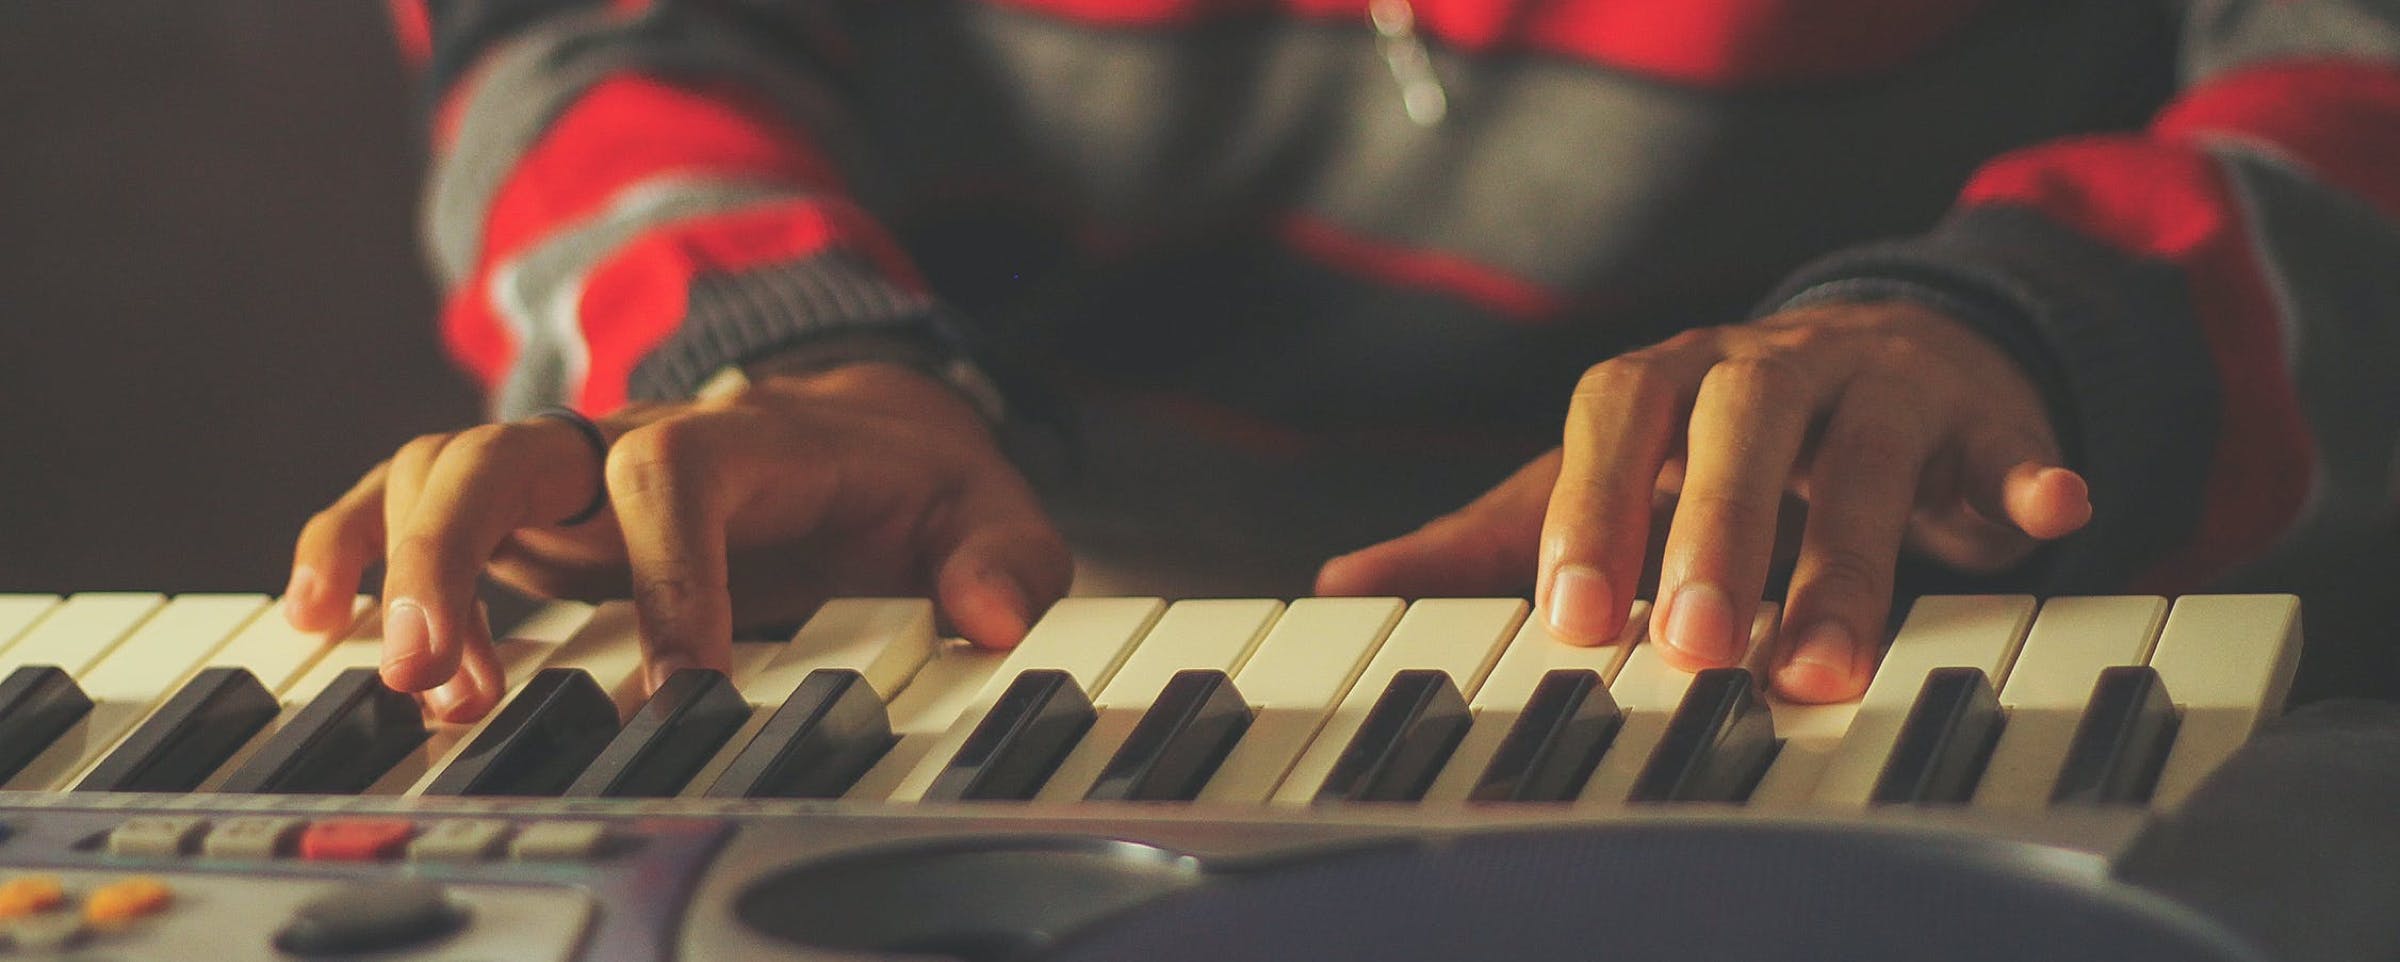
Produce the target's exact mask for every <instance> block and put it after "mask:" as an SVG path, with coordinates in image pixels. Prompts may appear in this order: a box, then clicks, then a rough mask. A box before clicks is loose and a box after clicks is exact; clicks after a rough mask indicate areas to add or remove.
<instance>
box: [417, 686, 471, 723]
mask: <svg viewBox="0 0 2400 962" xmlns="http://www.w3.org/2000/svg"><path fill="white" fill-rule="evenodd" d="M465 684H467V680H466V679H464V678H453V679H450V680H449V681H445V682H443V683H441V684H440V685H437V686H435V687H434V689H433V690H432V691H428V692H426V693H425V707H427V708H431V709H433V716H434V717H435V718H442V719H447V718H449V717H450V716H451V715H452V714H453V713H455V712H457V711H458V706H459V703H460V702H463V701H465V700H466V697H467V696H466V692H465V691H464V690H463V689H462V688H461V687H460V686H462V685H465Z"/></svg>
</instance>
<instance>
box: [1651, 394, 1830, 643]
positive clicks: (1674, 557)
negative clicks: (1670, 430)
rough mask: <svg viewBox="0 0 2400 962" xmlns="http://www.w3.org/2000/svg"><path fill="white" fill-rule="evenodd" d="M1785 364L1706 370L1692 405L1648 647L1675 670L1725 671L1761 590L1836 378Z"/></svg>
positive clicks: (1746, 635) (1743, 640) (1741, 640)
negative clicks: (1795, 473) (1788, 490)
mask: <svg viewBox="0 0 2400 962" xmlns="http://www.w3.org/2000/svg"><path fill="white" fill-rule="evenodd" d="M1845 373H1846V372H1838V371H1820V370H1816V369H1813V368H1812V367H1811V366H1810V365H1809V364H1808V363H1807V361H1806V360H1805V359H1803V358H1798V357H1795V356H1793V355H1788V354H1787V355H1782V356H1778V357H1772V358H1759V357H1753V358H1736V359H1732V360H1728V361H1726V362H1725V363H1722V364H1718V365H1717V366H1715V367H1713V368H1711V369H1710V370H1709V372H1708V374H1707V375H1706V376H1705V377H1704V378H1703V379H1702V381H1701V384H1700V391H1699V394H1698V396H1697V397H1696V398H1695V399H1694V400H1693V403H1692V416H1691V424H1690V427H1689V429H1688V433H1687V435H1686V440H1685V448H1686V459H1687V464H1686V468H1685V476H1684V484H1683V492H1682V495H1681V496H1680V498H1678V500H1677V502H1676V505H1675V519H1674V523H1673V524H1672V526H1671V527H1670V528H1669V529H1668V532H1667V546H1666V549H1665V551H1664V553H1663V555H1662V557H1661V560H1660V569H1659V571H1660V574H1659V600H1660V604H1661V605H1662V607H1663V608H1664V610H1663V611H1661V612H1659V613H1658V614H1657V615H1656V616H1655V617H1653V619H1652V620H1651V622H1650V636H1651V640H1652V641H1654V642H1657V643H1658V644H1659V645H1661V650H1660V652H1659V653H1660V654H1661V655H1662V656H1664V657H1665V658H1666V660H1667V661H1668V662H1669V663H1670V664H1673V665H1674V666H1676V667H1678V668H1683V669H1685V670H1697V669H1700V668H1706V667H1714V666H1719V665H1730V664H1733V663H1734V662H1736V661H1739V660H1740V659H1741V657H1742V654H1743V648H1744V646H1745V645H1746V644H1747V642H1748V638H1749V632H1748V630H1747V627H1748V626H1749V624H1750V620H1751V617H1752V615H1753V614H1754V612H1755V611H1756V609H1757V607H1758V599H1759V596H1760V595H1761V594H1762V593H1763V592H1764V591H1765V587H1766V580H1767V570H1768V568H1769V565H1770V562H1771V560H1772V555H1773V553H1774V547H1775V529H1776V524H1777V519H1778V517H1779V515H1780V511H1781V508H1782V503H1783V492H1784V489H1785V487H1786V485H1787V483H1788V482H1789V479H1790V478H1791V474H1792V468H1793V464H1794V462H1795V460H1796V459H1797V458H1798V457H1799V454H1800V450H1801V447H1802V445H1803V444H1804V443H1805V441H1806V440H1807V435H1808V430H1809V423H1810V421H1812V420H1813V419H1814V418H1815V414H1816V412H1817V411H1818V410H1819V409H1820V408H1821V407H1822V405H1823V404H1824V401H1825V397H1826V395H1827V394H1828V393H1830V389H1831V388H1832V387H1833V386H1834V385H1835V384H1836V383H1838V376H1839V375H1841V374H1845Z"/></svg>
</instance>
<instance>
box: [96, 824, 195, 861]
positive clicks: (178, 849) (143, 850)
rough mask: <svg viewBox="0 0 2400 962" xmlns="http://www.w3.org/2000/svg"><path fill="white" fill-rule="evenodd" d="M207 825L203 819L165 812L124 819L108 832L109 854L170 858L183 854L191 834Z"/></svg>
mask: <svg viewBox="0 0 2400 962" xmlns="http://www.w3.org/2000/svg"><path fill="white" fill-rule="evenodd" d="M207 825H208V822H207V820H205V819H199V818H184V817H170V816H164V815H156V816H147V817H143V818H130V819H126V820H125V822H124V824H122V825H118V826H117V827H116V830H115V831H112V832H110V833H108V854H110V855H136V856H143V857H147V858H171V857H174V856H177V855H181V854H183V849H184V846H186V845H188V844H190V842H191V839H192V836H194V835H197V834H199V833H200V830H201V829H202V828H205V827H207Z"/></svg>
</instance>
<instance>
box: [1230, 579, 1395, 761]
mask: <svg viewBox="0 0 2400 962" xmlns="http://www.w3.org/2000/svg"><path fill="white" fill-rule="evenodd" d="M1405 610H1407V609H1406V605H1404V604H1403V603H1402V602H1401V601H1400V600H1399V599H1397V598H1302V599H1300V600H1298V601H1294V602H1292V604H1291V607H1290V608H1287V609H1285V611H1284V613H1283V617H1281V618H1278V619H1276V620H1275V627H1273V628H1271V629H1269V630H1268V631H1267V637H1266V638H1265V639H1264V640H1262V641H1260V642H1259V643H1258V650H1257V651H1256V652H1254V653H1252V654H1251V656H1250V661H1249V662H1248V663H1246V664H1244V665H1243V666H1242V670H1241V671H1240V672H1239V673H1237V674H1235V675H1234V676H1233V687H1234V688H1235V689H1236V690H1238V691H1240V692H1241V693H1242V698H1243V699H1245V700H1247V701H1249V702H1250V707H1251V709H1252V710H1253V711H1254V712H1255V715H1254V716H1253V717H1252V718H1251V720H1250V728H1249V729H1248V730H1247V731H1244V732H1243V733H1242V738H1241V740H1240V741H1238V742H1235V743H1234V746H1233V751H1231V752H1229V753H1227V754H1226V756H1225V760H1224V761H1223V762H1222V763H1219V764H1218V766H1217V773H1216V774H1215V775H1211V776H1209V780H1208V785H1207V786H1206V787H1204V788H1202V789H1201V790H1200V799H1199V800H1200V801H1202V802H1213V803H1229V804H1257V803H1259V802H1264V801H1266V800H1267V796H1268V795H1270V794H1273V793H1274V791H1275V786H1276V784H1277V783H1280V782H1282V781H1283V776H1284V773H1286V772H1289V771H1291V769H1292V763H1293V762H1294V761H1296V760H1298V759H1299V757H1300V753H1301V752H1302V751H1304V750H1306V749H1307V748H1308V743H1309V740H1310V739H1312V738H1315V737H1316V734H1317V730H1318V729H1319V728H1322V727H1324V724H1325V718H1326V716H1327V715H1328V714H1329V713H1330V712H1331V711H1332V709H1333V706H1334V705H1336V704H1338V703H1339V702H1340V701H1341V699H1342V694H1343V693H1344V692H1347V691H1349V690H1350V686H1351V683H1353V682H1355V681H1357V680H1358V676H1359V673H1360V672H1362V671H1365V670H1366V667H1367V660H1368V658H1370V657H1372V656H1373V655H1374V654H1375V651H1376V649H1377V648H1378V647H1380V646H1382V644H1383V640H1384V638H1385V637H1387V636H1388V635H1390V634H1391V631H1392V626H1393V625H1396V624H1398V623H1399V622H1400V615H1401V613H1402V612H1403V611H1405Z"/></svg>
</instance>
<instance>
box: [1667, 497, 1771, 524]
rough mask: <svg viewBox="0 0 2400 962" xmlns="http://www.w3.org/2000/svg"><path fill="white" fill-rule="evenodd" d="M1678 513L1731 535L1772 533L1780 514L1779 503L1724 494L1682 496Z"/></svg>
mask: <svg viewBox="0 0 2400 962" xmlns="http://www.w3.org/2000/svg"><path fill="white" fill-rule="evenodd" d="M1680 510H1682V511H1688V512H1690V517H1692V518H1693V519H1694V520H1696V521H1699V522H1700V523H1701V524H1702V525H1704V526H1712V527H1715V528H1718V529H1722V530H1732V531H1750V532H1758V531H1772V530H1774V528H1775V519H1776V516H1777V514H1778V512H1780V511H1781V510H1782V505H1781V503H1780V501H1779V499H1772V498H1770V499H1767V500H1763V501H1761V500H1753V499H1750V498H1745V497H1740V496H1737V495H1733V494H1728V493H1724V492H1709V491H1703V492H1692V491H1686V492H1684V494H1683V504H1682V507H1681V509H1680Z"/></svg>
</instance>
